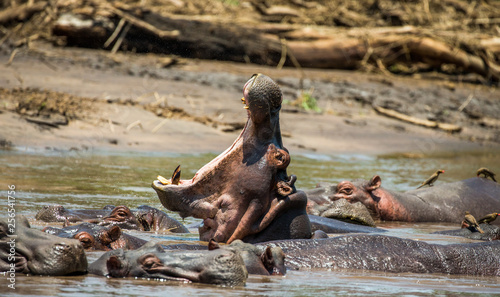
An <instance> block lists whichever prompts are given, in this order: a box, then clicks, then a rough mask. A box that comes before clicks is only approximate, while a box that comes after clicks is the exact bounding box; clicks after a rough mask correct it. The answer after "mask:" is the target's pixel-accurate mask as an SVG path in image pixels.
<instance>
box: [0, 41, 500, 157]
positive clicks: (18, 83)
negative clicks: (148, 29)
mask: <svg viewBox="0 0 500 297" xmlns="http://www.w3.org/2000/svg"><path fill="white" fill-rule="evenodd" d="M9 58H10V55H7V54H4V55H2V56H1V57H0V87H1V88H2V90H1V92H0V93H1V99H0V100H1V101H0V125H1V126H2V129H1V131H0V139H1V140H2V145H3V146H6V147H8V146H11V147H16V148H21V149H23V148H28V149H36V150H41V151H45V150H62V151H69V150H73V151H80V152H86V151H93V150H112V151H155V152H180V153H191V152H221V151H222V150H224V149H225V148H227V147H228V146H229V145H230V144H231V143H232V141H233V140H234V139H235V138H236V137H237V135H238V133H239V132H240V130H241V127H242V125H243V124H244V122H245V121H246V112H245V110H244V109H243V108H242V105H241V102H240V98H241V96H242V87H243V85H244V83H245V82H246V80H248V78H249V77H250V76H251V75H252V74H253V73H255V72H261V73H265V74H267V75H269V76H271V77H272V78H274V79H275V80H276V81H277V82H278V83H279V84H280V85H281V87H282V89H283V93H284V99H285V104H284V105H283V109H282V113H281V123H282V130H283V134H284V143H285V146H286V147H287V148H288V149H289V150H290V151H291V153H292V154H293V153H320V154H337V153H362V154H388V153H394V152H414V153H432V152H435V151H441V150H447V151H449V150H452V151H456V150H478V149H483V148H496V147H498V143H499V142H500V124H499V123H500V119H499V117H500V100H499V98H500V91H499V90H498V89H497V88H494V87H487V86H483V85H478V84H467V83H457V82H449V81H446V80H425V79H418V80H415V79H411V78H404V77H403V78H401V77H395V76H392V75H383V74H363V73H359V72H352V71H334V70H304V72H303V73H302V72H300V71H297V70H295V69H293V68H283V69H281V70H278V69H276V68H275V67H267V66H256V65H245V64H239V63H230V62H214V61H206V60H192V59H182V58H176V57H174V58H172V57H169V56H163V55H153V54H132V53H116V54H110V53H109V52H106V51H101V50H89V49H79V48H54V47H52V46H51V45H48V44H47V43H44V42H39V43H34V44H32V45H31V48H30V50H26V51H22V52H19V53H18V54H17V55H16V56H15V58H14V59H13V60H12V61H9ZM9 62H10V63H9ZM301 77H302V78H304V79H301ZM304 92H305V93H304ZM307 96H309V97H313V98H314V99H315V100H316V105H317V111H314V110H309V111H306V110H304V108H303V107H301V105H300V102H299V101H300V100H297V99H298V98H299V99H301V98H302V99H304V98H306V97H307ZM44 100H45V101H44ZM54 100H56V101H57V102H58V104H56V105H51V104H49V102H55V101H54ZM44 102H45V103H44ZM313 105H314V102H312V103H311V102H309V105H307V104H306V107H310V108H314V107H316V106H313ZM373 106H382V107H385V108H388V109H391V110H395V111H398V112H401V113H404V114H406V115H411V116H414V117H417V118H421V119H429V120H432V121H436V122H443V123H450V124H454V125H457V126H459V127H460V128H461V130H460V132H456V133H449V132H445V131H443V130H440V129H429V128H425V127H421V126H418V125H414V124H410V123H406V122H402V121H400V120H395V119H391V118H388V117H387V116H384V115H381V114H378V113H377V112H376V111H375V110H374V109H373Z"/></svg>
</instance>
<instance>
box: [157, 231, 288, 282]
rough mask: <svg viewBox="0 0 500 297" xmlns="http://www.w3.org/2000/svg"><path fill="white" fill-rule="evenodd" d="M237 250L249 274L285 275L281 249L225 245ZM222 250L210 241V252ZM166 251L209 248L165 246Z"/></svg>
mask: <svg viewBox="0 0 500 297" xmlns="http://www.w3.org/2000/svg"><path fill="white" fill-rule="evenodd" d="M222 247H223V248H224V247H230V248H232V249H235V250H237V251H238V252H239V253H240V255H241V257H242V259H243V262H244V263H245V267H246V269H247V271H248V274H258V275H285V274H286V267H285V254H284V253H283V250H282V249H281V248H279V247H271V246H263V245H259V246H256V245H253V244H251V243H245V242H243V241H241V240H239V239H237V240H235V241H233V242H231V244H229V245H223V246H222ZM218 248H220V246H219V244H218V243H216V242H215V240H210V241H209V243H208V250H214V249H218ZM164 249H165V250H206V249H207V246H204V245H199V244H172V245H167V246H164Z"/></svg>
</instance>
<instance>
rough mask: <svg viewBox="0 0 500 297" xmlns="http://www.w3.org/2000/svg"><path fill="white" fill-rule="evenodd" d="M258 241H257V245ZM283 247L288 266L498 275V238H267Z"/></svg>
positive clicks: (359, 236) (267, 243)
mask: <svg viewBox="0 0 500 297" xmlns="http://www.w3.org/2000/svg"><path fill="white" fill-rule="evenodd" d="M257 245H259V244H257ZM263 245H271V246H277V247H281V248H282V249H283V252H284V253H285V255H286V257H285V265H286V266H287V267H288V268H290V269H302V268H331V269H340V268H347V269H366V270H376V271H384V272H395V273H403V272H413V273H446V274H466V275H488V276H500V241H498V240H496V241H491V242H479V243H467V244H449V245H439V244H429V243H426V242H423V241H415V240H410V239H403V238H398V237H392V236H385V235H364V234H362V235H343V236H339V237H335V238H326V239H308V240H304V239H295V240H282V241H274V242H266V243H263Z"/></svg>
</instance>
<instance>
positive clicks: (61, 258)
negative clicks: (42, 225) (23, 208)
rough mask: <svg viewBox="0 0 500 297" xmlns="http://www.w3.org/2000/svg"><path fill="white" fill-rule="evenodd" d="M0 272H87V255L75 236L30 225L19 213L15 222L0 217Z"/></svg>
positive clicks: (43, 273)
mask: <svg viewBox="0 0 500 297" xmlns="http://www.w3.org/2000/svg"><path fill="white" fill-rule="evenodd" d="M0 272H8V273H14V272H17V273H29V274H35V275H70V274H83V273H86V272H87V257H86V256H85V251H84V250H83V247H82V245H81V244H80V242H79V241H78V240H74V239H66V238H60V237H57V236H54V235H51V234H47V233H45V232H42V231H40V230H37V229H31V228H30V225H29V222H28V220H27V219H26V218H25V217H23V216H21V215H18V216H17V218H16V221H15V223H14V222H11V221H8V223H7V221H3V220H0Z"/></svg>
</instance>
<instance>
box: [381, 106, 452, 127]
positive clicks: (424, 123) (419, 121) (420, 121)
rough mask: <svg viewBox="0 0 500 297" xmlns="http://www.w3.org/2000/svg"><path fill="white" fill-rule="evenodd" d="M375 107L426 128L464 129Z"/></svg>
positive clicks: (387, 114)
mask: <svg viewBox="0 0 500 297" xmlns="http://www.w3.org/2000/svg"><path fill="white" fill-rule="evenodd" d="M373 109H375V111H376V112H378V113H379V114H381V115H384V116H387V117H390V118H393V119H397V120H400V121H403V122H407V123H410V124H414V125H418V126H423V127H426V128H433V129H440V130H443V131H446V132H449V133H457V132H460V131H462V127H460V126H457V125H453V124H447V123H439V122H435V121H429V120H423V119H419V118H416V117H412V116H408V115H405V114H402V113H400V112H397V111H395V110H392V109H387V108H383V107H380V106H373Z"/></svg>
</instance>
